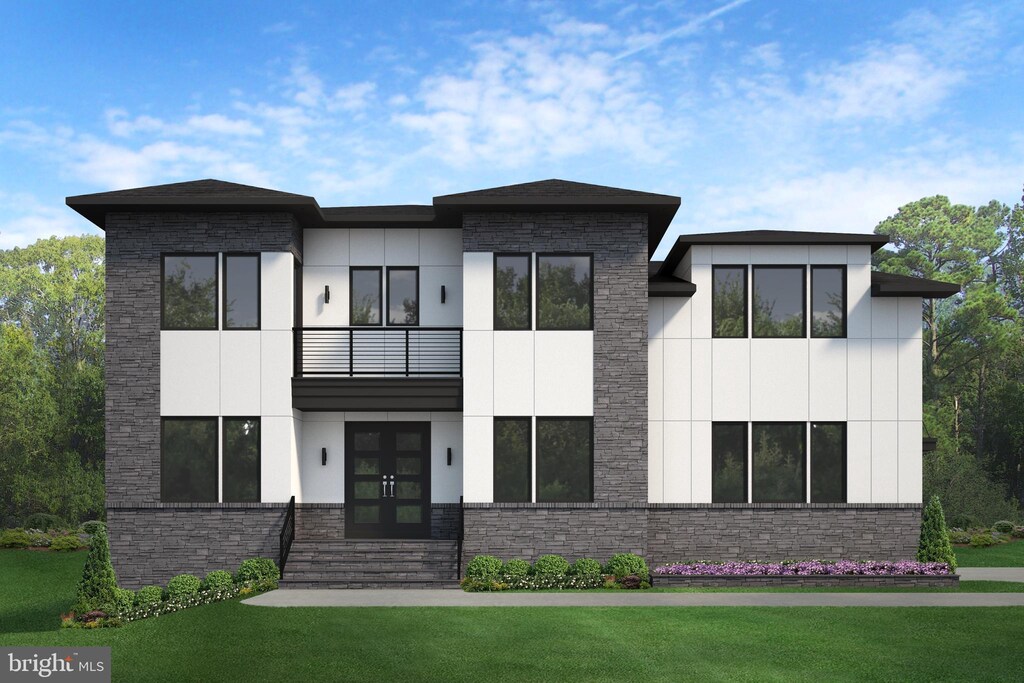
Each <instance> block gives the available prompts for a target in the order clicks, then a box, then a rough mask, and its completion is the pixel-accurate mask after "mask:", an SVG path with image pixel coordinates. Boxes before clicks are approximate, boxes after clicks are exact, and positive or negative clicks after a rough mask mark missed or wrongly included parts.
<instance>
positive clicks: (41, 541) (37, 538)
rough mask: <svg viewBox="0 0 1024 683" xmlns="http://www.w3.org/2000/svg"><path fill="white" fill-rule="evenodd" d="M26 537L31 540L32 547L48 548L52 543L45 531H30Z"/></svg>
mask: <svg viewBox="0 0 1024 683" xmlns="http://www.w3.org/2000/svg"><path fill="white" fill-rule="evenodd" d="M28 537H29V538H30V539H31V541H32V547H33V548H49V547H50V544H51V543H53V539H52V538H50V534H48V533H46V532H45V531H30V532H29V534H28Z"/></svg>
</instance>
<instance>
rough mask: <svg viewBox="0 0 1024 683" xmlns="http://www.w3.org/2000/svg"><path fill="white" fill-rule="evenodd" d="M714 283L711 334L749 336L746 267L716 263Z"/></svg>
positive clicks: (718, 335) (713, 276) (712, 289)
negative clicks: (718, 264) (717, 264)
mask: <svg viewBox="0 0 1024 683" xmlns="http://www.w3.org/2000/svg"><path fill="white" fill-rule="evenodd" d="M711 272H712V286H711V327H712V332H711V336H713V337H746V336H747V267H746V266H714V267H712V269H711Z"/></svg>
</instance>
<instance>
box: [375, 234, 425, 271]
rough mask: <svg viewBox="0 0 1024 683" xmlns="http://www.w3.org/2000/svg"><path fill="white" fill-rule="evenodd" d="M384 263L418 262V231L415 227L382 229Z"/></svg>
mask: <svg viewBox="0 0 1024 683" xmlns="http://www.w3.org/2000/svg"><path fill="white" fill-rule="evenodd" d="M384 263H385V264H386V265H389V266H418V265H419V264H420V231H419V230H417V229H415V228H388V229H386V230H385V231H384Z"/></svg>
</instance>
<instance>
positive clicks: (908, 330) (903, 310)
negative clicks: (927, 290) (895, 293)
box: [896, 296, 923, 340]
mask: <svg viewBox="0 0 1024 683" xmlns="http://www.w3.org/2000/svg"><path fill="white" fill-rule="evenodd" d="M896 301H897V302H898V303H897V304H896V315H897V323H896V327H897V333H898V336H899V338H900V339H917V340H920V339H921V325H922V316H923V314H922V312H921V297H919V296H901V297H900V298H898V299H896Z"/></svg>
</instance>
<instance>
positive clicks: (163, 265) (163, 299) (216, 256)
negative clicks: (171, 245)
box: [160, 251, 221, 332]
mask: <svg viewBox="0 0 1024 683" xmlns="http://www.w3.org/2000/svg"><path fill="white" fill-rule="evenodd" d="M168 256H170V257H175V256H178V257H187V256H192V257H195V256H206V257H212V258H213V279H214V282H216V283H217V287H218V289H219V288H220V286H221V283H220V253H219V252H216V251H214V252H207V251H197V252H181V251H168V252H161V253H160V330H161V331H169V332H181V331H185V332H188V331H207V332H209V331H216V330H219V329H220V324H219V323H220V311H217V310H214V312H213V327H169V326H168V325H167V316H166V312H167V306H166V304H167V292H166V289H167V272H166V270H167V257H168ZM213 305H214V307H217V306H219V305H220V296H218V295H217V294H215V295H214V304H213Z"/></svg>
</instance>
